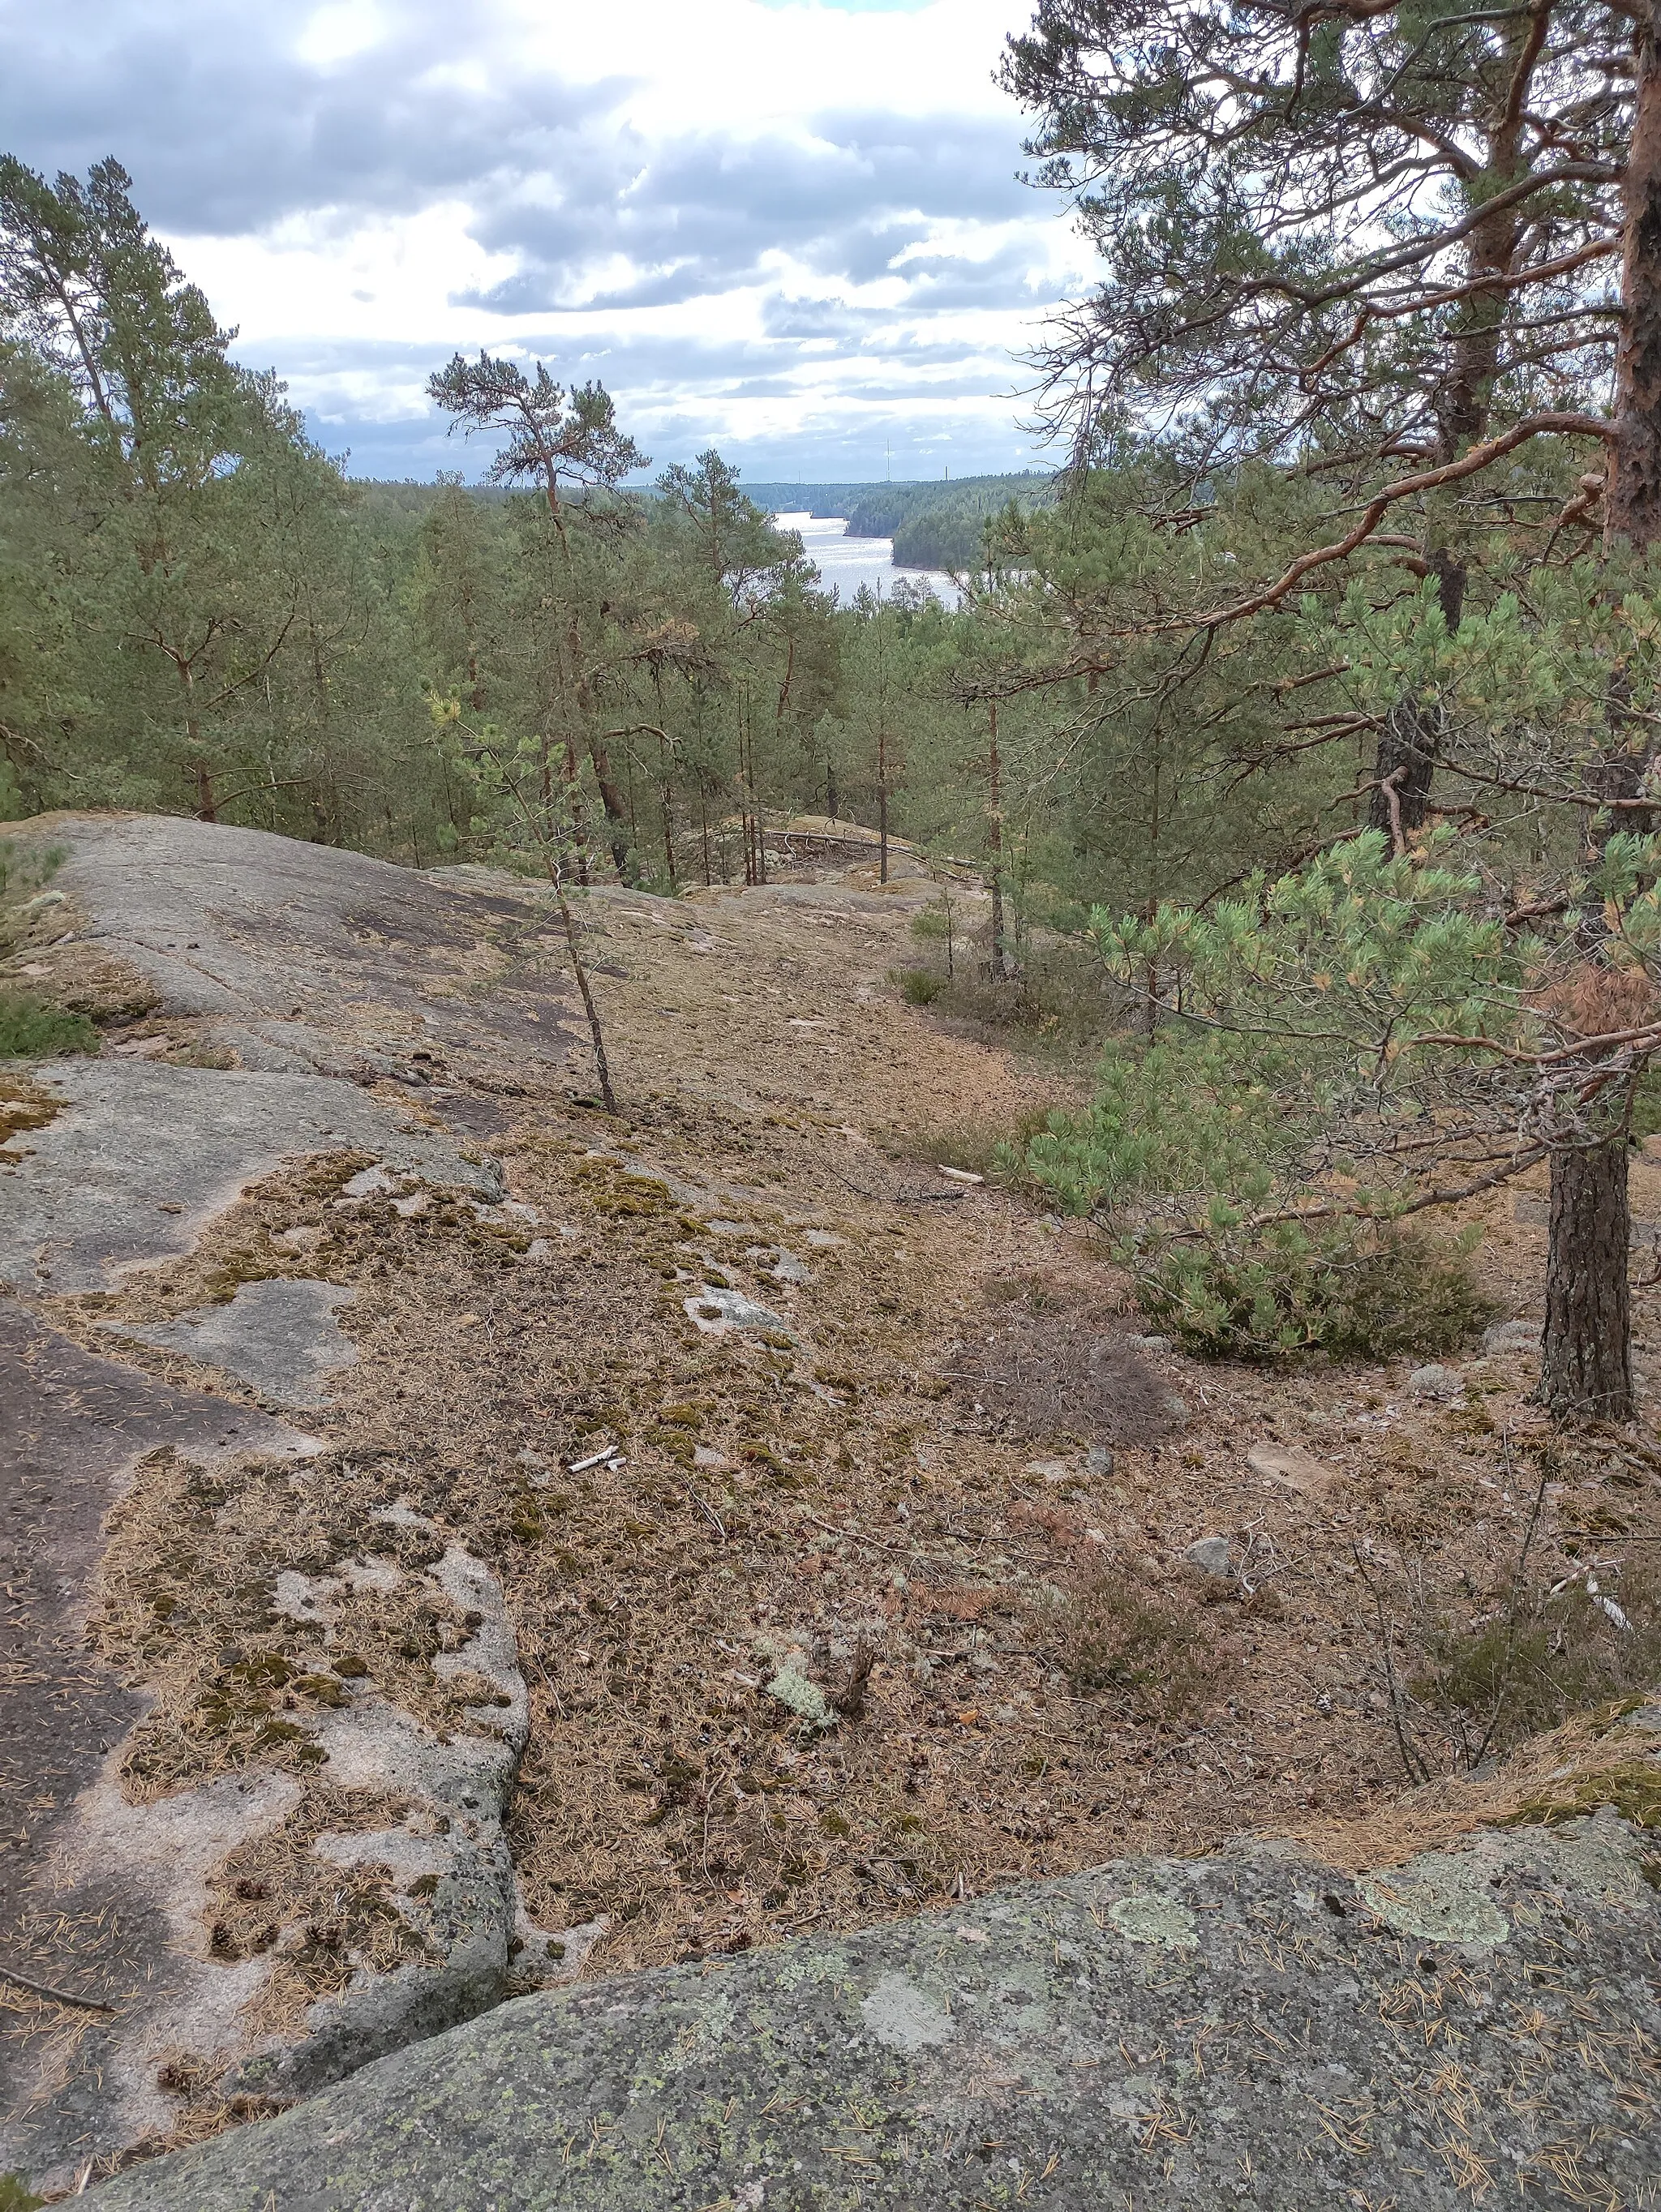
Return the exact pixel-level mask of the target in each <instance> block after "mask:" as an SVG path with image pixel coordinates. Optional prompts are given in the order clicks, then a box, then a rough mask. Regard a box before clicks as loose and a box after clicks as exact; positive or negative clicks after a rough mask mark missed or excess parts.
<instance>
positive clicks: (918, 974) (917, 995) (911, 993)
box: [900, 968, 946, 1006]
mask: <svg viewBox="0 0 1661 2212" xmlns="http://www.w3.org/2000/svg"><path fill="white" fill-rule="evenodd" d="M945 988H946V978H945V977H944V976H943V975H935V973H934V969H932V968H907V969H903V970H902V971H901V975H900V996H901V997H902V998H903V999H904V1000H905V1003H906V1005H907V1006H933V1005H934V1001H935V1000H936V999H938V998H939V997H940V993H941V992H942V991H943V990H945Z"/></svg>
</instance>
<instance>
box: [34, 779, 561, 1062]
mask: <svg viewBox="0 0 1661 2212" xmlns="http://www.w3.org/2000/svg"><path fill="white" fill-rule="evenodd" d="M12 834H13V835H27V834H28V833H27V825H22V826H21V829H19V830H15V831H14V832H13V833H12ZM50 836H51V842H52V843H53V844H54V845H57V846H60V847H63V846H67V847H68V848H69V854H68V858H67V859H66V860H64V864H63V866H62V867H61V868H60V869H59V871H58V874H57V876H56V878H54V884H55V887H56V889H57V890H58V892H60V893H62V894H67V897H68V903H69V905H70V908H71V909H72V910H78V911H79V913H81V914H83V915H86V916H87V917H88V921H89V924H90V927H88V930H87V931H86V934H88V935H90V936H95V937H96V939H97V940H98V942H99V945H100V948H101V949H102V950H104V951H107V952H110V953H113V954H114V955H116V956H117V957H119V958H120V959H121V960H123V961H125V963H127V964H128V965H130V966H131V967H132V968H135V969H137V970H138V971H139V973H140V974H141V975H143V976H144V977H145V978H146V980H147V981H149V983H150V984H151V985H152V987H154V988H155V990H157V991H158V992H159V993H160V994H161V1001H162V1006H163V1008H164V1010H165V1011H166V1012H169V1013H179V1014H184V1015H186V1016H190V1017H192V1018H193V1019H194V1020H195V1021H196V1022H197V1023H198V1024H200V1025H201V1026H200V1029H199V1030H198V1034H199V1035H201V1036H204V1037H205V1038H207V1039H208V1040H209V1041H210V1042H217V1043H221V1044H225V1045H228V1046H230V1047H231V1048H233V1049H234V1051H235V1052H236V1053H237V1054H238V1055H239V1056H240V1060H241V1061H242V1064H243V1066H245V1067H247V1068H253V1067H256V1066H258V1067H262V1068H265V1069H266V1070H269V1071H271V1072H273V1073H281V1072H284V1071H289V1072H301V1071H306V1070H311V1071H315V1072H319V1073H328V1074H348V1073H355V1072H356V1070H357V1069H358V1068H359V1067H360V1066H363V1065H365V1064H366V1063H367V1064H368V1065H371V1066H377V1067H380V1068H381V1069H386V1068H389V1067H392V1066H396V1065H398V1064H399V1062H400V1061H401V1060H404V1058H405V1055H406V1054H407V1053H408V1051H409V1049H410V1048H411V1046H421V1047H424V1048H437V1049H440V1050H442V1049H444V1048H462V1047H463V1046H464V1045H465V1046H467V1047H471V1048H478V1047H479V1046H481V1045H482V1046H486V1047H488V1046H490V1045H507V1046H511V1048H512V1050H513V1053H514V1057H515V1059H516V1060H518V1061H519V1062H520V1064H521V1065H522V1064H523V1062H524V1061H525V1060H526V1059H527V1058H530V1059H542V1060H555V1059H562V1060H563V1054H564V1051H565V1048H567V1047H568V1046H569V1045H570V1044H572V1043H574V1042H575V1041H576V1039H577V1030H576V1029H575V1027H574V1026H573V1025H572V1024H573V1022H574V1019H580V1018H581V1009H580V1008H577V1007H576V1006H575V1000H574V997H573V994H571V993H570V992H569V989H568V987H566V986H565V985H564V984H563V981H557V980H556V981H554V982H553V983H552V984H551V982H550V979H549V976H548V975H547V974H546V972H545V969H538V973H537V974H536V975H535V976H534V978H533V979H532V977H530V976H529V975H520V974H518V973H516V972H514V971H513V970H511V969H503V968H502V963H501V960H500V957H499V956H498V955H496V950H495V946H494V945H493V943H492V932H493V931H494V930H495V929H496V927H498V925H499V923H500V922H501V921H503V920H512V921H514V922H516V923H520V924H522V923H523V922H524V921H526V919H527V918H530V919H534V918H535V916H536V914H537V911H538V908H541V907H544V906H545V905H546V904H547V902H548V894H547V892H546V891H545V890H542V889H540V888H539V887H538V885H536V884H531V883H516V884H513V885H512V888H511V890H509V889H508V879H507V878H502V879H499V884H498V883H493V884H490V885H489V886H488V887H486V886H483V885H481V886H478V887H477V888H475V887H474V886H473V885H472V884H465V885H464V884H455V883H452V882H450V881H447V880H446V877H445V875H444V873H442V872H429V873H423V872H421V871H419V870H417V869H414V868H402V867H397V866H394V865H393V864H392V862H391V861H388V860H372V859H370V858H369V857H368V854H362V853H350V852H344V851H342V850H341V849H340V848H338V847H335V846H327V845H313V844H307V842H304V841H303V840H301V839H299V838H295V837H279V836H272V835H271V833H270V832H269V831H267V830H264V829H237V828H234V827H232V826H229V825H227V824H223V823H203V822H192V821H189V820H186V819H185V818H183V817H179V816H174V815H166V814H150V815H109V814H100V815H80V816H76V815H69V816H60V817H57V818H56V819H55V820H54V821H53V822H52V826H51V831H50ZM481 951H484V952H485V953H487V954H488V955H489V956H490V958H491V962H492V964H493V965H494V966H496V968H497V969H498V975H497V978H496V981H495V982H494V984H493V987H492V989H491V990H490V993H489V994H481V993H479V992H478V991H477V990H476V989H475V988H473V987H472V980H473V979H472V973H471V971H472V968H473V966H474V963H475V962H476V960H477V958H478V955H479V953H480V952H481ZM459 983H460V984H464V985H465V988H464V989H458V988H457V987H456V986H457V985H458V984H459ZM532 1017H533V1018H532Z"/></svg>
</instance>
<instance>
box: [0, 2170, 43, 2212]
mask: <svg viewBox="0 0 1661 2212" xmlns="http://www.w3.org/2000/svg"><path fill="white" fill-rule="evenodd" d="M45 2203H46V2198H45V2197H37V2196H36V2195H35V2194H34V2191H33V2190H32V2189H31V2188H30V2187H29V2185H28V2184H27V2182H26V2181H25V2180H24V2179H23V2177H22V2175H21V2173H0V2212H40V2208H41V2207H42V2206H43V2205H44V2204H45Z"/></svg>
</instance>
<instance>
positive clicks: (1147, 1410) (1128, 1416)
mask: <svg viewBox="0 0 1661 2212" xmlns="http://www.w3.org/2000/svg"><path fill="white" fill-rule="evenodd" d="M951 1374H952V1381H953V1382H954V1383H956V1384H957V1386H958V1390H959V1391H960V1392H961V1393H963V1394H964V1395H967V1396H968V1397H970V1399H971V1400H973V1401H975V1402H976V1403H977V1404H978V1405H980V1406H983V1407H984V1408H985V1410H986V1413H988V1415H989V1417H990V1418H991V1419H992V1420H993V1421H994V1422H995V1423H996V1425H997V1426H998V1428H999V1430H1000V1431H1001V1433H1002V1434H1004V1435H1005V1436H1008V1437H1014V1438H1016V1439H1018V1440H1019V1441H1021V1442H1024V1443H1034V1442H1037V1440H1038V1439H1040V1438H1042V1437H1059V1436H1071V1437H1078V1438H1079V1439H1080V1441H1083V1442H1088V1443H1107V1444H1147V1443H1153V1442H1155V1441H1156V1440H1157V1439H1158V1438H1159V1437H1162V1436H1166V1435H1168V1434H1169V1433H1170V1432H1171V1430H1172V1429H1173V1428H1175V1427H1176V1426H1177V1416H1176V1414H1175V1413H1174V1412H1173V1409H1172V1407H1171V1402H1170V1401H1171V1392H1170V1390H1169V1389H1167V1387H1166V1386H1165V1383H1164V1382H1163V1381H1162V1380H1161V1379H1160V1377H1159V1375H1158V1374H1156V1373H1155V1371H1154V1370H1153V1368H1152V1367H1151V1366H1150V1365H1149V1364H1148V1363H1147V1360H1146V1359H1145V1358H1143V1357H1142V1355H1141V1353H1140V1352H1137V1351H1135V1349H1134V1348H1133V1347H1132V1346H1129V1345H1128V1344H1126V1343H1125V1342H1124V1340H1123V1338H1121V1337H1116V1336H1108V1335H1106V1334H1104V1333H1103V1332H1102V1331H1101V1330H1100V1329H1099V1328H1097V1326H1096V1325H1095V1324H1094V1322H1092V1320H1091V1319H1090V1318H1089V1317H1088V1316H1086V1315H1084V1314H1081V1313H1079V1312H1077V1311H1076V1310H1069V1309H1068V1307H1066V1306H1062V1307H1060V1308H1056V1307H1053V1306H1051V1305H1050V1304H1049V1303H1048V1302H1047V1301H1045V1302H1043V1303H1042V1304H1040V1303H1037V1301H1035V1300H1033V1299H1031V1298H1028V1299H1027V1300H1025V1301H1024V1302H1023V1304H1022V1306H1021V1307H1019V1308H1018V1309H1017V1310H1014V1311H1013V1312H1011V1313H1010V1314H1009V1316H1008V1317H1007V1319H1004V1318H1000V1319H998V1320H997V1321H996V1322H995V1324H994V1326H992V1327H991V1328H988V1329H987V1331H986V1332H985V1334H984V1335H983V1337H981V1338H980V1340H978V1341H976V1342H973V1343H970V1344H968V1345H965V1346H962V1347H961V1348H960V1350H959V1351H958V1355H957V1357H956V1358H955V1359H954V1361H953V1363H952V1369H951Z"/></svg>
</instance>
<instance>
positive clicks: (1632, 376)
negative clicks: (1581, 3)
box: [1604, 0, 1661, 547]
mask: <svg viewBox="0 0 1661 2212" xmlns="http://www.w3.org/2000/svg"><path fill="white" fill-rule="evenodd" d="M1633 61H1634V70H1635V72H1636V79H1637V82H1636V87H1635V90H1636V106H1635V109H1634V116H1633V131H1632V145H1631V148H1630V149H1629V151H1628V155H1627V173H1626V180H1625V185H1624V187H1623V190H1624V196H1625V203H1626V210H1625V211H1626V225H1625V242H1624V246H1623V249H1622V256H1621V307H1622V310H1623V313H1622V317H1621V338H1620V343H1619V345H1618V346H1617V348H1616V350H1615V443H1614V448H1613V451H1612V453H1611V456H1610V462H1609V495H1608V499H1607V501H1606V503H1605V507H1604V513H1605V516H1606V519H1607V521H1606V527H1607V535H1608V538H1609V543H1610V544H1617V543H1619V542H1621V541H1622V540H1624V541H1625V542H1626V543H1628V544H1631V545H1634V546H1638V547H1643V546H1646V545H1653V544H1655V543H1656V541H1657V539H1658V538H1661V0H1640V9H1639V14H1638V21H1637V25H1636V28H1635V32H1634V40H1633Z"/></svg>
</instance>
